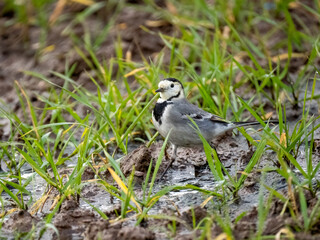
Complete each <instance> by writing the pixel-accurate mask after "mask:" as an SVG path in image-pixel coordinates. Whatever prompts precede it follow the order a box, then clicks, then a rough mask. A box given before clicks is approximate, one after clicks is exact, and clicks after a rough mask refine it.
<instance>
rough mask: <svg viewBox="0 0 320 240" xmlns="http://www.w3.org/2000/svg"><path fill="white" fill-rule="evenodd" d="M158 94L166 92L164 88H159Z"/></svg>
mask: <svg viewBox="0 0 320 240" xmlns="http://www.w3.org/2000/svg"><path fill="white" fill-rule="evenodd" d="M156 92H164V88H159V89H157V90H156Z"/></svg>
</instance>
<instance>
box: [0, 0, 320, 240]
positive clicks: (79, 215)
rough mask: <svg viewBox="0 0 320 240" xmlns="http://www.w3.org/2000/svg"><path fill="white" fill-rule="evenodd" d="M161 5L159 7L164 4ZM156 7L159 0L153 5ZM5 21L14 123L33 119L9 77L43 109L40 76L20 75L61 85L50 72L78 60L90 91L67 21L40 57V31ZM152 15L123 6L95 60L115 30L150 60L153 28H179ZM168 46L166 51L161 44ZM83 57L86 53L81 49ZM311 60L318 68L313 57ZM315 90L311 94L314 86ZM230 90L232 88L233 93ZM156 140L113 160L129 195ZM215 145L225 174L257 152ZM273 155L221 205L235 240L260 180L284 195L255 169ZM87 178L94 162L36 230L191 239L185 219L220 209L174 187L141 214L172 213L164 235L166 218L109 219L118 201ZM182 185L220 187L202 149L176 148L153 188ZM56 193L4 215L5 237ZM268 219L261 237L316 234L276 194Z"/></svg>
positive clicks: (236, 141) (137, 57)
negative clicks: (48, 222)
mask: <svg viewBox="0 0 320 240" xmlns="http://www.w3.org/2000/svg"><path fill="white" fill-rule="evenodd" d="M133 2H135V1H133ZM137 2H138V1H137ZM307 4H308V1H307ZM162 5H164V4H163V3H162ZM159 6H161V3H160V4H159ZM0 8H1V3H0ZM66 11H70V12H71V13H72V11H80V10H79V8H77V7H74V8H73V7H70V8H67V9H66ZM291 11H296V14H297V15H299V16H300V19H302V20H301V21H302V22H307V23H308V26H310V28H312V30H310V31H311V32H312V31H318V25H319V22H318V21H317V19H315V17H314V16H313V15H311V14H309V15H308V14H306V12H305V11H304V10H303V9H302V8H295V9H292V10H291ZM97 15H99V13H97ZM8 18H9V19H10V14H9V15H6V16H1V17H0V26H1V28H0V35H1V37H0V46H1V47H0V85H1V87H0V97H1V102H0V106H1V107H3V108H4V109H11V110H12V111H13V112H15V113H16V114H17V116H18V117H19V118H20V119H21V120H22V121H26V122H31V120H30V119H29V118H26V119H25V115H24V110H25V109H23V106H21V103H20V101H19V98H18V96H17V91H16V89H15V87H17V83H18V84H21V86H22V87H23V88H24V89H25V91H26V92H28V93H29V94H30V95H29V97H30V100H31V103H32V104H34V106H35V107H39V108H41V107H43V106H44V103H43V102H42V101H41V100H40V96H44V97H45V96H48V94H49V92H50V88H51V87H52V86H50V85H49V84H47V83H45V82H44V81H39V80H38V79H36V78H34V77H32V76H30V75H28V74H24V71H35V72H38V73H41V74H43V75H44V76H45V77H47V78H48V79H50V81H52V82H53V83H55V84H58V85H59V86H62V85H63V81H62V80H61V79H59V78H57V77H56V76H55V75H53V74H52V72H51V71H55V72H58V73H64V71H65V62H69V64H70V65H72V64H75V63H76V64H77V66H76V69H75V71H74V73H73V75H72V76H71V77H73V78H74V79H76V81H77V83H79V84H80V85H82V86H84V87H85V88H87V89H89V90H95V89H96V87H95V85H94V84H93V82H92V81H91V80H90V79H89V77H88V75H87V73H88V72H90V74H91V75H92V77H93V78H94V77H95V72H94V71H92V70H91V69H90V67H89V66H88V65H87V64H86V63H85V61H84V60H83V59H82V58H81V57H79V55H78V54H77V53H76V51H75V50H74V43H73V42H72V41H71V39H70V38H68V37H67V36H65V35H63V34H62V30H63V29H65V28H66V27H67V26H68V23H63V22H62V23H61V25H54V26H53V27H52V29H50V31H49V33H48V37H47V45H48V46H50V45H53V46H54V48H53V50H52V51H47V52H43V53H42V54H41V56H40V57H38V55H37V54H38V50H39V49H38V47H37V43H38V39H39V36H40V32H39V29H38V28H36V27H32V28H30V29H28V32H27V33H26V32H24V29H22V28H21V27H19V26H15V27H12V28H6V27H4V25H5V24H4V22H5V20H7V19H8ZM108 20H110V19H109V18H108V17H107V16H106V19H104V21H103V22H101V21H102V20H101V19H98V18H96V16H93V17H89V18H88V22H90V25H91V26H95V28H93V29H91V31H92V34H93V35H92V36H93V37H95V32H99V31H100V30H101V28H99V26H101V25H105V24H107V22H108ZM148 20H149V22H148ZM156 20H159V19H158V18H157V16H155V15H153V14H151V13H146V12H141V11H138V10H137V9H136V8H124V9H123V10H122V12H121V13H119V16H118V17H117V19H116V20H115V21H116V24H115V26H116V27H115V28H113V29H111V31H110V34H109V35H108V37H107V39H105V41H103V43H102V44H101V47H100V48H99V50H98V53H97V58H98V60H99V61H101V62H103V60H105V59H110V58H112V57H114V56H115V51H116V50H115V45H114V40H115V39H117V37H118V36H120V39H121V43H120V44H121V47H122V49H123V52H124V53H126V56H127V57H128V58H130V59H131V60H132V61H142V59H152V60H155V59H156V57H157V53H158V52H159V51H160V50H162V49H163V48H164V43H163V41H162V39H161V38H160V37H159V35H158V34H153V33H157V32H162V33H164V34H167V35H170V36H175V37H178V36H179V34H180V33H179V32H178V30H177V29H176V28H174V27H173V26H172V25H171V24H170V23H168V22H166V21H162V22H161V24H160V25H159V26H156V25H152V21H156ZM293 21H294V23H295V25H296V26H297V28H298V29H299V28H301V23H302V22H301V21H296V19H293ZM141 25H142V26H145V27H148V28H151V30H152V32H147V31H144V30H143V29H142V28H141ZM272 27H273V26H272V25H271V24H268V23H265V22H259V23H257V29H258V32H260V33H261V34H262V33H264V32H266V31H269V30H270V29H271V28H272ZM73 31H74V33H75V34H76V35H77V36H83V35H84V34H85V29H84V28H83V27H82V26H80V25H76V26H75V27H74V29H73ZM283 34H284V33H283V32H279V34H277V38H274V39H272V41H269V42H268V45H269V46H268V47H269V48H272V46H273V45H276V44H278V42H279V41H281V40H282V38H283ZM25 39H27V41H25ZM253 39H255V38H253ZM137 46H138V47H137ZM285 51H286V49H280V50H279V52H278V53H277V54H281V53H283V52H285ZM294 51H299V52H308V51H307V49H306V47H305V46H302V49H294ZM168 52H169V53H170V51H169V50H168ZM86 57H88V58H90V56H89V54H88V55H87V56H86ZM258 61H259V63H260V64H261V65H268V63H267V62H265V63H264V61H265V60H264V59H258ZM306 61H307V57H306V58H293V59H292V60H291V61H290V68H289V72H288V79H293V80H294V79H297V77H298V76H297V74H296V73H297V72H298V70H299V69H301V68H303V67H304V65H305V63H306ZM163 62H164V64H166V63H169V62H170V54H166V57H165V58H164V60H163ZM239 63H240V64H246V65H248V66H252V67H253V63H252V62H251V60H250V58H249V57H243V58H241V59H239ZM273 64H274V63H273ZM286 64H287V62H286V61H280V68H281V69H283V68H284V67H285V65H286ZM317 64H318V65H320V61H319V62H318V63H317ZM308 72H311V70H310V71H309V70H308V71H307V72H306V74H308ZM239 74H240V75H237V76H236V78H238V79H240V78H241V73H239ZM15 81H17V82H15ZM132 84H133V85H134V84H136V83H135V82H134V81H132ZM133 87H134V86H133ZM318 88H319V86H318ZM242 90H243V91H247V90H246V88H243V89H242V88H240V89H237V91H242ZM317 91H319V89H318V90H317ZM236 93H237V94H239V93H240V92H236ZM241 94H242V96H244V98H246V99H249V98H250V97H251V96H252V94H255V93H251V92H241ZM265 100H266V99H263V101H265ZM254 104H257V105H259V104H260V102H256V103H253V105H254ZM310 106H311V108H310V116H311V115H313V114H318V109H319V106H318V102H310ZM265 107H266V111H267V110H274V109H271V107H270V106H269V108H268V104H267V103H266V104H265ZM76 110H77V112H80V113H82V115H83V116H85V114H86V108H85V107H84V106H77V109H76ZM27 111H28V110H27ZM301 112H302V106H301V105H299V104H297V105H296V106H291V105H290V106H288V107H287V111H286V113H287V119H288V120H290V121H293V123H295V122H296V121H298V120H299V117H300V116H301ZM246 114H247V117H249V113H244V117H246ZM27 115H28V114H27ZM80 116H81V114H80ZM51 117H52V116H51V115H50V114H48V116H46V120H45V121H44V122H45V123H49V122H50V120H51ZM66 121H68V116H66ZM10 128H11V125H10V121H9V120H8V119H5V118H1V119H0V140H2V141H6V140H8V139H9V137H10ZM253 135H254V131H253ZM315 136H316V139H315V141H314V147H313V150H314V152H313V155H314V159H315V163H317V162H318V161H319V158H320V138H319V136H320V134H319V132H316V133H315ZM16 138H17V137H16ZM17 139H18V138H17ZM257 139H258V137H257ZM162 144H163V142H162V141H161V140H159V141H157V142H156V143H154V144H153V145H151V146H150V147H149V148H147V147H146V146H145V145H141V146H139V147H137V148H136V147H134V148H135V149H134V150H133V151H131V152H130V153H129V154H128V155H127V156H124V157H123V159H122V160H121V162H120V167H121V170H122V172H123V173H124V174H125V175H126V176H129V175H130V174H131V172H132V170H133V167H134V169H135V184H136V185H135V194H136V195H137V196H141V195H142V190H141V186H142V183H143V181H144V179H145V177H146V174H147V171H148V168H149V164H150V162H151V161H152V164H153V168H152V169H151V170H152V172H153V170H154V165H155V163H156V160H157V159H158V156H159V152H160V149H161V147H162ZM213 145H214V146H215V149H216V151H217V153H218V155H219V158H220V160H221V162H222V163H223V165H224V166H225V168H226V169H227V171H228V172H229V173H230V175H231V176H235V177H239V176H240V175H241V174H242V171H243V170H244V169H245V167H246V164H247V163H248V161H249V160H250V158H251V157H252V155H253V154H254V152H255V149H254V148H253V147H252V146H250V145H248V143H247V141H246V140H245V138H244V137H242V136H240V135H227V136H224V137H223V138H221V139H219V140H217V141H215V142H214V143H213ZM134 146H136V145H134ZM72 151H73V150H70V153H72ZM167 151H168V156H169V157H170V155H171V151H172V149H171V148H170V147H169V148H168V150H167ZM304 154H305V152H304V150H303V148H302V149H301V151H300V152H299V155H298V161H299V163H301V165H302V166H303V165H305V155H304ZM275 158H276V155H275V153H274V152H272V151H269V150H268V151H266V153H265V154H264V155H263V157H262V158H261V160H260V161H259V163H258V164H257V166H256V167H255V169H254V171H253V172H252V173H251V174H250V175H249V176H248V177H247V179H246V180H245V187H244V188H241V189H240V190H239V192H238V193H237V196H236V197H235V199H234V200H231V201H230V202H228V203H227V205H228V209H227V210H228V211H229V217H230V219H231V222H232V223H233V226H232V229H231V230H232V232H233V234H234V236H235V238H236V239H250V237H251V236H252V234H253V233H255V232H257V228H258V225H257V222H258V209H257V208H256V206H257V205H258V202H259V192H260V191H261V185H262V184H263V183H264V182H267V183H268V185H269V186H271V187H272V188H274V189H275V190H277V191H279V192H281V193H282V194H284V195H285V196H286V197H287V198H288V199H289V197H288V195H287V192H288V189H287V183H286V182H285V181H284V179H283V178H281V177H279V174H277V173H276V172H273V171H269V172H267V173H266V174H265V175H264V176H262V174H261V171H259V170H260V169H262V168H266V167H268V166H270V167H272V166H274V164H275V161H274V159H275ZM169 162H170V160H169V159H168V158H164V159H163V160H162V164H161V166H160V169H159V175H161V173H162V172H163V171H164V169H165V168H166V166H167V164H169ZM1 164H3V163H1ZM2 169H4V167H2ZM25 171H26V174H30V169H26V170H25ZM65 171H66V172H68V171H69V169H68V168H67V167H66V169H65ZM99 174H100V175H101V177H103V178H106V179H108V178H109V179H110V175H109V173H108V172H107V171H105V172H103V173H99ZM318 177H319V176H317V178H318ZM95 179H96V172H94V171H93V170H92V168H87V169H86V170H85V172H84V173H83V175H82V181H83V182H84V183H85V184H84V186H83V187H82V189H81V192H80V197H79V198H78V199H77V196H75V198H74V199H73V198H71V199H67V200H65V201H64V202H63V203H62V205H61V207H60V209H59V210H58V212H57V213H56V215H55V216H54V218H53V220H52V224H53V226H54V227H55V228H56V229H57V230H58V232H59V234H57V233H56V232H55V230H48V231H46V232H45V234H44V236H43V238H44V239H128V240H129V239H130V240H131V239H132V240H133V239H150V240H151V239H169V238H173V239H179V240H180V239H195V238H197V237H199V236H200V235H201V232H200V231H199V230H195V231H194V230H193V229H194V228H193V224H198V223H200V222H201V221H202V220H203V219H205V218H208V217H209V218H210V217H212V213H214V212H215V211H216V210H217V208H220V207H221V206H217V205H218V204H216V203H217V202H219V199H217V198H213V200H212V201H210V202H209V203H208V204H207V205H205V206H202V204H203V202H204V201H205V200H207V198H208V196H207V195H205V194H201V193H199V192H198V191H194V190H180V191H172V192H169V193H168V194H167V195H166V196H165V197H163V198H161V199H160V200H159V202H158V203H157V204H156V205H155V207H154V208H153V209H151V210H150V212H149V213H150V214H163V215H167V216H173V217H176V218H178V219H179V220H180V221H179V222H178V223H176V224H177V231H176V233H174V234H173V233H172V232H171V231H170V229H169V227H168V226H169V225H171V224H172V221H169V220H155V219H148V220H146V221H145V222H144V223H142V224H140V226H135V223H134V221H128V222H118V221H117V218H118V216H119V212H120V211H121V203H120V201H119V200H117V199H114V198H112V197H111V196H110V194H108V193H107V192H106V191H105V189H104V188H103V187H102V186H101V185H99V184H98V183H95V182H90V181H91V180H95ZM318 179H319V178H318ZM33 181H34V183H33V185H32V189H28V190H30V191H31V190H32V191H34V192H33V198H34V199H39V198H40V197H41V196H42V194H43V192H44V191H45V190H46V189H45V185H46V184H45V182H44V181H43V180H42V179H41V178H40V177H39V176H38V177H37V176H36V177H35V179H34V180H33ZM110 182H111V184H113V185H114V186H115V187H118V186H117V185H116V184H115V183H114V182H112V181H110ZM187 184H191V185H194V186H197V187H201V188H203V189H206V190H214V189H216V188H217V187H219V183H217V182H216V181H215V180H214V178H213V176H212V173H211V171H210V168H209V166H208V164H207V161H206V156H205V153H204V152H203V150H202V149H201V148H199V149H190V148H179V149H178V157H177V159H176V161H174V162H173V165H172V166H171V167H170V168H169V170H168V172H167V173H166V175H165V176H164V178H163V179H162V181H161V182H160V183H158V182H157V183H156V185H155V188H154V192H157V191H159V190H160V189H162V188H163V187H165V186H169V185H180V186H186V185H187ZM57 195H58V192H57V191H54V190H53V191H52V192H51V194H50V197H49V198H48V200H47V201H46V203H45V205H44V207H43V209H42V211H41V212H39V213H38V214H34V215H32V214H31V213H30V212H31V211H30V210H24V211H22V210H21V211H16V212H14V213H12V214H9V215H8V217H6V219H5V221H4V223H3V225H2V232H3V235H4V236H6V237H8V238H14V234H15V233H17V232H19V233H21V234H22V233H24V234H27V233H28V232H29V231H30V230H31V229H32V228H34V227H39V229H40V228H41V227H43V226H44V225H45V217H46V216H47V214H49V213H50V212H51V210H50V208H51V206H52V204H53V203H54V199H55V197H56V196H57ZM263 195H264V196H267V195H268V192H267V191H266V190H265V191H263ZM305 196H306V200H307V208H308V212H309V213H310V212H311V211H312V210H313V209H314V207H315V204H316V202H317V199H318V198H317V196H314V195H312V194H310V193H309V192H305ZM3 199H4V200H5V201H7V200H8V199H10V198H9V197H8V196H3ZM295 199H296V200H297V201H298V199H299V197H298V196H296V197H295ZM87 201H88V202H90V203H91V204H93V205H94V206H95V207H97V208H99V209H100V210H101V211H102V212H103V213H104V214H105V215H106V216H107V217H108V218H109V220H104V219H102V217H101V216H99V215H98V214H97V212H95V211H93V210H92V207H91V206H90V205H89V204H88V203H87ZM215 204H216V205H215ZM297 205H299V204H297ZM10 207H11V206H10ZM220 210H221V211H223V209H220ZM244 212H246V213H245V215H244V216H243V217H242V218H241V219H240V220H239V221H236V219H237V217H238V216H240V215H241V214H243V213H244ZM266 219H267V220H266V222H265V226H264V228H263V231H262V235H275V234H278V233H279V232H281V230H282V229H287V228H290V229H291V230H290V231H291V232H292V234H293V235H294V238H295V239H312V240H313V239H320V225H319V222H315V224H314V225H312V227H311V229H310V231H309V232H307V233H301V232H298V231H295V229H299V228H301V226H302V225H303V218H302V216H299V217H298V218H297V219H293V218H292V217H291V215H290V213H289V212H288V209H287V208H286V206H285V205H284V204H283V202H280V201H279V200H275V199H273V200H272V201H271V207H270V211H269V214H268V215H267V217H266ZM111 220H114V221H111ZM194 220H195V223H194ZM212 222H213V224H212V228H211V236H212V237H218V236H220V234H221V233H222V232H223V231H222V229H221V228H220V227H219V226H218V224H217V223H216V222H215V220H214V219H213V220H212ZM1 234H2V233H1ZM285 234H287V232H285V231H283V235H285Z"/></svg>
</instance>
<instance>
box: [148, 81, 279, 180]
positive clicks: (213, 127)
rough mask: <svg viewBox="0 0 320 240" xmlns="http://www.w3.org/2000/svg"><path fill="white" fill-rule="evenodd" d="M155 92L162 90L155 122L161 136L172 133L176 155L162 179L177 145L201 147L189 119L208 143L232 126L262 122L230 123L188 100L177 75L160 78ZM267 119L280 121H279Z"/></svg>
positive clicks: (200, 141)
mask: <svg viewBox="0 0 320 240" xmlns="http://www.w3.org/2000/svg"><path fill="white" fill-rule="evenodd" d="M156 93H160V98H158V100H157V102H156V104H155V107H154V109H153V111H152V122H153V125H154V126H155V128H156V129H157V131H158V132H159V133H160V135H161V136H162V137H164V138H166V137H167V135H168V134H169V132H170V135H169V138H168V141H169V142H170V143H171V145H172V146H173V156H172V157H171V161H170V163H169V165H168V166H167V167H166V169H165V171H164V172H163V173H162V175H161V177H160V179H161V178H162V177H163V176H164V175H165V173H166V172H167V170H168V168H169V167H170V166H171V164H172V163H173V162H174V160H175V159H176V157H177V149H178V147H197V146H202V144H203V142H202V140H201V138H200V137H199V134H198V132H197V130H196V129H195V126H194V124H192V121H191V120H190V119H192V120H193V121H194V123H195V124H196V125H197V126H198V129H199V130H200V132H201V134H202V136H203V137H204V138H205V139H206V140H207V142H209V143H210V142H211V141H212V140H214V139H215V138H217V137H219V136H221V135H223V134H225V133H226V132H228V131H231V130H232V129H235V128H238V127H248V126H255V125H260V123H259V122H257V121H252V122H230V121H227V120H225V119H223V118H221V117H219V116H217V115H214V114H212V113H209V112H206V111H204V110H203V109H201V108H199V107H197V106H196V105H193V104H192V103H190V102H189V101H188V100H187V99H186V97H185V93H184V87H183V85H182V83H181V82H180V81H179V80H178V79H176V78H165V79H163V80H161V81H160V82H159V84H158V89H157V90H156ZM268 122H270V123H271V122H272V123H278V121H277V120H269V121H266V123H268Z"/></svg>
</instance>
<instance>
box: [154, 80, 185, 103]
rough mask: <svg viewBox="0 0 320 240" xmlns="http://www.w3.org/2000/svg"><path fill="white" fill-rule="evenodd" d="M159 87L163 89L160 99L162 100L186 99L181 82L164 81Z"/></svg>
mask: <svg viewBox="0 0 320 240" xmlns="http://www.w3.org/2000/svg"><path fill="white" fill-rule="evenodd" d="M158 87H159V89H161V92H160V97H161V99H162V100H165V101H166V100H168V99H172V98H184V92H183V88H182V86H181V84H180V83H179V82H173V81H170V80H163V81H161V82H159V84H158Z"/></svg>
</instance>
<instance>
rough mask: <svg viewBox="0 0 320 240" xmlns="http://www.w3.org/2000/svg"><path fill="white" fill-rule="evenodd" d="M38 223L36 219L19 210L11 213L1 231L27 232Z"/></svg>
mask: <svg viewBox="0 0 320 240" xmlns="http://www.w3.org/2000/svg"><path fill="white" fill-rule="evenodd" d="M38 222H39V219H38V218H37V217H34V216H32V215H31V214H30V213H29V212H28V211H25V210H21V211H19V212H15V213H13V214H12V215H11V216H10V217H9V219H8V220H7V221H5V223H4V224H3V229H6V230H9V231H15V232H20V233H26V232H29V231H30V230H31V229H32V227H33V226H35V225H36V224H37V223H38Z"/></svg>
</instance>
